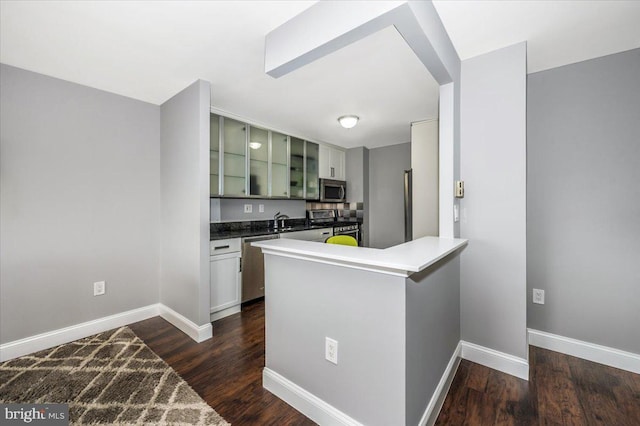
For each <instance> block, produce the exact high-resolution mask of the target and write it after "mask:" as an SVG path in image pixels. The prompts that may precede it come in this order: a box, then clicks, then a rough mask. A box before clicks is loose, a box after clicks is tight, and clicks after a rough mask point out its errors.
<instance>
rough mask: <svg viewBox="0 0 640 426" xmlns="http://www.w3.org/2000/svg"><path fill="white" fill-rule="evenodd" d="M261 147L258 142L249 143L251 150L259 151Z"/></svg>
mask: <svg viewBox="0 0 640 426" xmlns="http://www.w3.org/2000/svg"><path fill="white" fill-rule="evenodd" d="M261 146H262V144H261V143H260V142H249V148H251V149H260V147H261Z"/></svg>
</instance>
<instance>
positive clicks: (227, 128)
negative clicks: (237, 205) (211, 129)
mask: <svg viewBox="0 0 640 426" xmlns="http://www.w3.org/2000/svg"><path fill="white" fill-rule="evenodd" d="M222 134H223V144H222V145H223V150H224V164H223V167H224V192H223V195H228V196H246V195H247V162H246V159H247V125H246V124H244V123H242V122H240V121H236V120H232V119H230V118H226V117H225V119H224V121H223V131H222Z"/></svg>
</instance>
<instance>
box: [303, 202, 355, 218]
mask: <svg viewBox="0 0 640 426" xmlns="http://www.w3.org/2000/svg"><path fill="white" fill-rule="evenodd" d="M319 209H332V210H337V211H338V217H356V218H359V219H362V218H363V217H364V203H362V202H357V203H316V202H307V210H319Z"/></svg>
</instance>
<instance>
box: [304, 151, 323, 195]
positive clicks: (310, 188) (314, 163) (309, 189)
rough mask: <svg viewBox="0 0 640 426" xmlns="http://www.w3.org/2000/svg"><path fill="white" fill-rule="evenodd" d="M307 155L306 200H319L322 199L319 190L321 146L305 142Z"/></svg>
mask: <svg viewBox="0 0 640 426" xmlns="http://www.w3.org/2000/svg"><path fill="white" fill-rule="evenodd" d="M305 143H306V145H307V147H306V153H305V161H306V167H305V179H306V193H305V198H306V199H307V200H317V199H319V198H320V191H319V188H318V158H319V153H318V150H319V145H318V144H317V143H313V142H309V141H305Z"/></svg>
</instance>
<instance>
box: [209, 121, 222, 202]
mask: <svg viewBox="0 0 640 426" xmlns="http://www.w3.org/2000/svg"><path fill="white" fill-rule="evenodd" d="M209 121H210V126H211V131H210V133H209V178H210V179H209V190H210V193H211V195H212V196H214V195H219V188H220V187H219V182H220V174H219V173H220V117H219V116H217V115H215V114H211V115H210V117H209Z"/></svg>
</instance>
